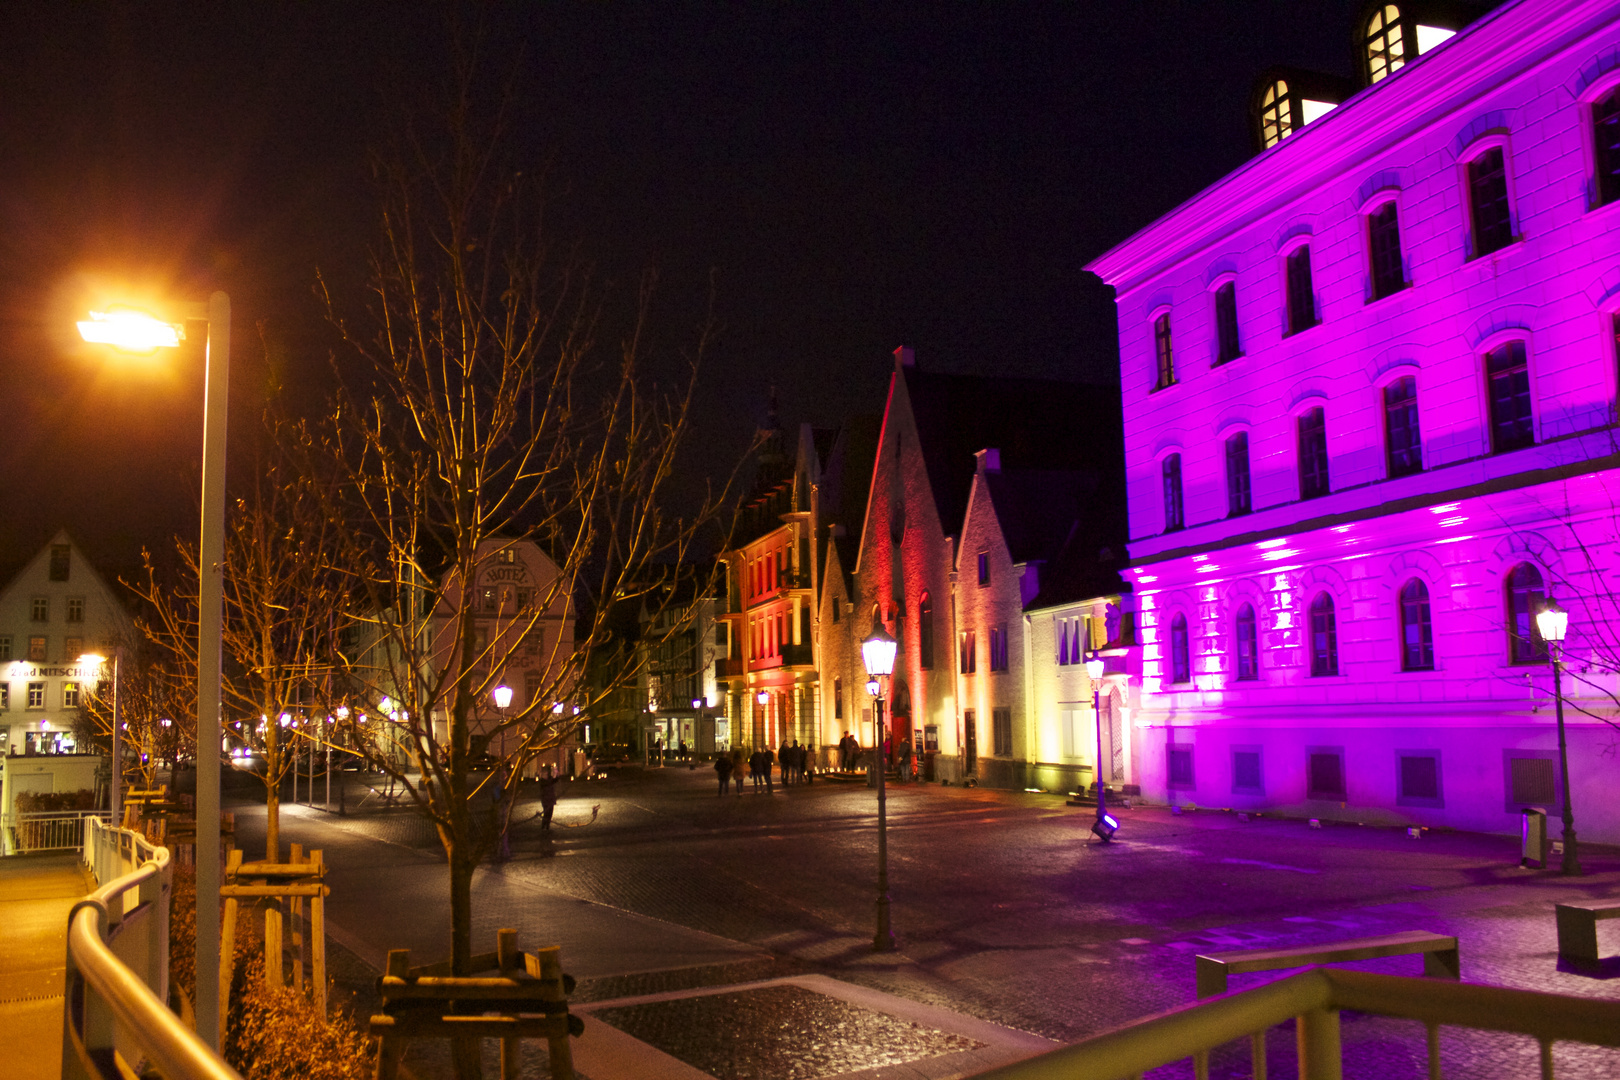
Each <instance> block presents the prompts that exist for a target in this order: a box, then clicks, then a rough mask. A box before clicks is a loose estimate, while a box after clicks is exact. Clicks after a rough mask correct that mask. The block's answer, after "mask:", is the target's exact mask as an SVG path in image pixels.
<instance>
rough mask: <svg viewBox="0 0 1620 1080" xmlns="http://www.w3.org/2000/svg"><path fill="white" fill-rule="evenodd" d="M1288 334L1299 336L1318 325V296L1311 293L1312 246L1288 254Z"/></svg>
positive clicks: (1302, 247) (1299, 248)
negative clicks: (1298, 334)
mask: <svg viewBox="0 0 1620 1080" xmlns="http://www.w3.org/2000/svg"><path fill="white" fill-rule="evenodd" d="M1287 266H1288V272H1287V277H1288V332H1289V333H1290V334H1297V333H1299V332H1300V331H1301V330H1309V329H1310V328H1311V327H1313V326H1315V325H1316V294H1315V293H1313V292H1312V291H1311V246H1310V245H1309V244H1301V245H1300V246H1299V247H1297V248H1295V249H1294V250H1293V251H1291V252H1289V253H1288V264H1287Z"/></svg>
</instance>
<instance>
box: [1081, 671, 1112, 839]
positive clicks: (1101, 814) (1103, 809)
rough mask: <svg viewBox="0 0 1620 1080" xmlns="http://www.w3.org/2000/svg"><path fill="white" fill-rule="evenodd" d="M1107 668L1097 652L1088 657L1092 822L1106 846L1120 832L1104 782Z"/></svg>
mask: <svg viewBox="0 0 1620 1080" xmlns="http://www.w3.org/2000/svg"><path fill="white" fill-rule="evenodd" d="M1106 666H1107V665H1106V664H1104V662H1103V658H1102V657H1101V656H1099V655H1098V654H1097V653H1096V652H1095V651H1093V652H1092V653H1091V654H1090V655H1089V656H1087V657H1086V677H1087V678H1088V679H1090V680H1091V716H1092V720H1093V721H1094V722H1095V724H1096V727H1097V768H1096V774H1095V780H1096V783H1097V820H1096V821H1094V822H1092V824H1091V831H1092V832H1093V833H1095V834H1096V835H1097V838H1098V839H1099V840H1101V841H1102V842H1103V843H1105V844H1106V843H1108V842H1109V841H1110V840H1112V839H1113V838H1114V834H1115V833H1116V832H1118V831H1119V822H1118V821H1115V820H1114V819H1113V818H1112V817H1110V816H1109V814H1108V784H1107V782H1106V781H1105V780H1103V737H1102V676H1103V669H1104V668H1105V667H1106Z"/></svg>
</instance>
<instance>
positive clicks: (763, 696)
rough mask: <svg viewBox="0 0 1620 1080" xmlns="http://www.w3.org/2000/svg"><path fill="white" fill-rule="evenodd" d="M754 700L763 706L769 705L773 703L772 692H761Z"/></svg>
mask: <svg viewBox="0 0 1620 1080" xmlns="http://www.w3.org/2000/svg"><path fill="white" fill-rule="evenodd" d="M754 700H755V701H757V702H759V703H760V704H761V705H769V704H770V703H771V692H770V691H769V690H761V691H760V692H759V693H757V694H755V695H754Z"/></svg>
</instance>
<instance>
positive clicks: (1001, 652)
mask: <svg viewBox="0 0 1620 1080" xmlns="http://www.w3.org/2000/svg"><path fill="white" fill-rule="evenodd" d="M990 670H991V671H1006V670H1007V626H1006V624H1005V623H1003V624H1002V625H1001V626H992V627H991V628H990Z"/></svg>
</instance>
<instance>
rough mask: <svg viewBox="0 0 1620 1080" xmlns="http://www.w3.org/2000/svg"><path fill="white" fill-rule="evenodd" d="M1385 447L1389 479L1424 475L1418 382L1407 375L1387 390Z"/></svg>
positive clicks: (1385, 391) (1385, 392) (1385, 401)
mask: <svg viewBox="0 0 1620 1080" xmlns="http://www.w3.org/2000/svg"><path fill="white" fill-rule="evenodd" d="M1384 445H1385V447H1386V449H1387V453H1388V466H1389V478H1390V479H1391V480H1393V479H1395V478H1396V477H1398V476H1411V475H1412V474H1413V473H1418V472H1422V471H1423V440H1422V438H1421V436H1420V434H1419V432H1418V411H1417V379H1415V378H1413V377H1412V376H1411V375H1403V376H1402V377H1400V378H1399V379H1396V380H1395V381H1394V382H1392V383H1390V384H1389V385H1388V386H1386V387H1384Z"/></svg>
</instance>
